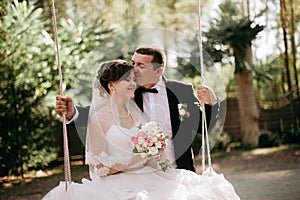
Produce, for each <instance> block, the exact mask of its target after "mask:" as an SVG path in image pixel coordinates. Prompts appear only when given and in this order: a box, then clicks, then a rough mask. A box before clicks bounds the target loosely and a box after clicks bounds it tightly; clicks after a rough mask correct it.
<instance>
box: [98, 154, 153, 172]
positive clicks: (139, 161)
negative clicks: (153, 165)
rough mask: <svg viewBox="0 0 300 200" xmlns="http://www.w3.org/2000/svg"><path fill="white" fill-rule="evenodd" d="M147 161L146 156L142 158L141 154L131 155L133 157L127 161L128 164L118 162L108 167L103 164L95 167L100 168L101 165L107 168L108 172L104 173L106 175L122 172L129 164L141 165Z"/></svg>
mask: <svg viewBox="0 0 300 200" xmlns="http://www.w3.org/2000/svg"><path fill="white" fill-rule="evenodd" d="M147 161H148V158H142V157H141V156H135V157H133V159H132V160H131V161H130V162H129V163H128V164H121V163H118V164H115V165H113V166H111V167H108V166H104V165H103V164H100V163H99V164H97V165H96V167H97V168H98V169H101V168H103V167H106V168H108V173H107V174H106V176H108V175H112V174H116V173H119V172H123V171H126V169H127V168H128V167H131V166H134V165H136V164H140V165H138V166H137V167H139V168H140V167H143V166H144V164H145V163H146V162H147Z"/></svg>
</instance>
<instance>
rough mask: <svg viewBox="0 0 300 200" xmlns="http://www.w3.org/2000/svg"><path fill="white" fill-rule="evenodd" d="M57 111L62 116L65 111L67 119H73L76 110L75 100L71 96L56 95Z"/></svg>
mask: <svg viewBox="0 0 300 200" xmlns="http://www.w3.org/2000/svg"><path fill="white" fill-rule="evenodd" d="M55 111H56V113H57V114H58V115H60V116H62V115H63V113H65V114H66V119H67V120H71V119H72V118H73V116H74V112H75V109H74V104H73V100H72V99H71V98H70V97H64V96H56V107H55Z"/></svg>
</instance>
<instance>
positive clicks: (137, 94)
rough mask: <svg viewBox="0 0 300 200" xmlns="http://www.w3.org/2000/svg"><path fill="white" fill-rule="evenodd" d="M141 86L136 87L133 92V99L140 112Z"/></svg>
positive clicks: (141, 102) (141, 101) (141, 104)
mask: <svg viewBox="0 0 300 200" xmlns="http://www.w3.org/2000/svg"><path fill="white" fill-rule="evenodd" d="M140 88H141V87H139V88H137V89H136V90H135V92H134V101H135V103H136V104H137V105H138V107H139V108H140V109H141V111H142V112H144V108H143V94H142V91H141V90H140Z"/></svg>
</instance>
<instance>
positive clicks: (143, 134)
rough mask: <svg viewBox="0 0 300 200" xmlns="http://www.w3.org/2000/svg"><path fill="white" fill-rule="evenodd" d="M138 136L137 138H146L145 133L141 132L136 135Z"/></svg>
mask: <svg viewBox="0 0 300 200" xmlns="http://www.w3.org/2000/svg"><path fill="white" fill-rule="evenodd" d="M138 136H139V137H143V138H146V137H147V134H146V133H145V132H143V131H141V132H139V133H138Z"/></svg>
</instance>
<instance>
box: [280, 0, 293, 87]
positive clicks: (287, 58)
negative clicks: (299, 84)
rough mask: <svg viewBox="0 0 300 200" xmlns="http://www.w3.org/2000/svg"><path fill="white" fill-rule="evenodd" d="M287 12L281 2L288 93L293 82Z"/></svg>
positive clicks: (281, 0) (284, 4)
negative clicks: (290, 66)
mask: <svg viewBox="0 0 300 200" xmlns="http://www.w3.org/2000/svg"><path fill="white" fill-rule="evenodd" d="M286 17H287V10H286V3H285V0H280V20H281V28H282V32H283V42H284V54H283V56H284V66H285V72H286V79H287V84H288V91H292V81H291V73H290V68H289V51H288V49H289V48H288V47H289V46H288V39H287V19H286Z"/></svg>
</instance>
